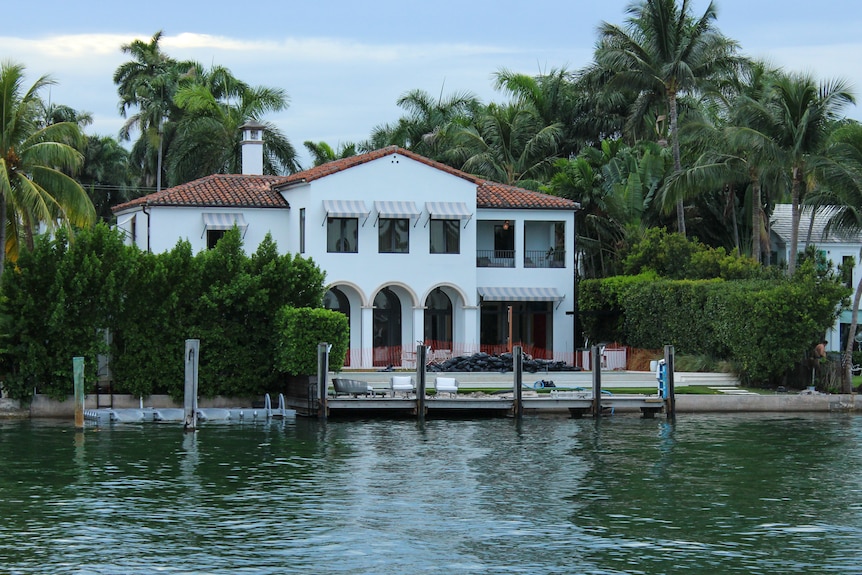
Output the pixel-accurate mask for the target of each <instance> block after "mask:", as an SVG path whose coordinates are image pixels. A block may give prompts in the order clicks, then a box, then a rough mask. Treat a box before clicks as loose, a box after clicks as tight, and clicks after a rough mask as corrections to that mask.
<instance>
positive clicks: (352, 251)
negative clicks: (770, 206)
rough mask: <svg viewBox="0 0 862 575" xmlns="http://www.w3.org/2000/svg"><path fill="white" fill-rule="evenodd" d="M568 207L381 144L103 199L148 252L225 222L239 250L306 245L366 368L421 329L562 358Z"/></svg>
mask: <svg viewBox="0 0 862 575" xmlns="http://www.w3.org/2000/svg"><path fill="white" fill-rule="evenodd" d="M245 139H248V138H245ZM244 158H245V156H244ZM244 171H245V170H244ZM577 208H578V204H576V203H575V202H572V201H570V200H566V199H562V198H558V197H555V196H549V195H546V194H541V193H537V192H532V191H529V190H524V189H520V188H516V187H513V186H507V185H503V184H497V183H493V182H488V181H486V180H483V179H481V178H478V177H475V176H472V175H469V174H466V173H464V172H461V171H458V170H455V169H453V168H450V167H448V166H445V165H443V164H440V163H437V162H434V161H432V160H429V159H427V158H424V157H422V156H419V155H416V154H414V153H412V152H409V151H407V150H403V149H400V148H397V147H389V148H384V149H381V150H376V151H374V152H370V153H367V154H363V155H360V156H354V157H351V158H346V159H343V160H337V161H334V162H330V163H328V164H325V165H322V166H318V167H315V168H311V169H309V170H305V171H303V172H299V173H296V174H292V175H290V176H259V175H213V176H208V177H206V178H202V179H200V180H196V181H193V182H189V183H187V184H183V185H180V186H176V187H174V188H170V189H167V190H164V191H162V192H159V193H156V194H151V195H149V196H145V197H142V198H138V199H136V200H133V201H131V202H128V203H125V204H122V205H120V206H117V207H116V208H114V212H115V214H116V216H117V226H118V227H119V228H121V229H123V230H124V231H125V233H126V234H127V237H128V238H129V241H130V242H133V243H135V244H137V245H138V246H140V247H141V248H142V249H145V250H147V249H148V250H150V251H153V252H163V251H167V250H169V249H171V248H173V247H174V246H175V245H176V243H177V241H178V240H180V239H186V240H188V241H189V242H190V243H191V245H192V249H193V250H194V251H195V252H198V251H200V250H203V249H206V248H208V247H211V246H212V245H214V243H215V242H216V241H217V240H218V238H219V237H221V235H223V234H224V231H225V230H227V229H230V228H232V227H233V225H234V224H236V225H237V226H238V227H239V228H240V229H241V230H242V233H243V241H244V243H245V246H246V249H247V250H248V251H254V250H255V249H256V248H257V246H258V245H259V244H260V242H261V241H262V240H263V238H264V237H265V235H266V234H267V233H270V234H271V235H272V237H273V239H274V240H275V241H276V242H277V244H278V248H279V250H280V251H282V252H291V253H299V254H301V255H303V256H305V257H310V258H312V259H313V260H314V262H315V263H316V264H317V265H319V266H320V268H321V269H322V270H324V271H325V272H326V281H327V287H328V288H329V289H328V292H327V294H326V297H325V300H324V305H325V306H326V307H328V308H330V309H336V310H339V311H342V312H343V313H345V314H346V315H347V316H348V318H349V321H350V352H349V354H348V358H347V361H346V364H347V365H349V366H350V367H363V368H370V367H373V366H387V365H395V366H398V365H403V366H405V367H414V366H415V363H414V356H415V349H416V346H417V344H418V343H423V344H427V345H430V346H431V349H432V354H433V357H437V358H442V357H446V356H448V355H460V354H465V353H474V352H477V351H480V350H481V351H487V352H489V353H499V352H502V351H506V350H507V349H508V347H509V344H510V341H509V339H510V334H511V342H512V343H514V344H515V345H518V344H520V345H523V346H524V349H525V351H526V352H527V353H530V354H532V355H534V356H535V357H541V358H546V359H555V360H562V361H567V362H570V363H571V362H572V360H573V358H574V354H573V342H574V325H573V319H572V318H573V316H572V314H571V310H573V306H574V293H575V287H574V284H575V271H574V270H575V267H574V266H575V260H574V255H573V253H574V250H573V247H574V242H575V239H574V234H575V224H574V220H575V210H576V209H577ZM567 312H569V313H568V314H567Z"/></svg>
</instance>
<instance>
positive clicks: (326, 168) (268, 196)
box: [113, 146, 577, 212]
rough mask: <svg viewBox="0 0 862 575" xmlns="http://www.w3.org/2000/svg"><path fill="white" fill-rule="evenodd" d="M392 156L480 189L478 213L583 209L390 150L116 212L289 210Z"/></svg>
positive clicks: (211, 182)
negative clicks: (340, 177)
mask: <svg viewBox="0 0 862 575" xmlns="http://www.w3.org/2000/svg"><path fill="white" fill-rule="evenodd" d="M391 154H400V155H402V156H405V157H407V158H410V159H412V160H415V161H417V162H421V163H423V164H425V165H428V166H431V167H432V168H435V169H438V170H441V171H443V172H446V173H448V174H451V175H453V176H456V177H459V178H463V179H465V180H467V181H468V182H471V183H473V184H475V185H476V187H477V191H476V207H478V208H520V209H524V208H538V209H551V210H574V209H576V208H577V204H576V203H575V202H572V201H571V200H566V199H564V198H558V197H556V196H550V195H547V194H542V193H539V192H532V191H530V190H524V189H522V188H517V187H515V186H509V185H506V184H497V183H494V182H489V181H486V180H483V179H482V178H478V177H476V176H474V175H472V174H468V173H466V172H462V171H461V170H456V169H455V168H452V167H450V166H447V165H446V164H441V163H439V162H435V161H434V160H430V159H428V158H426V157H424V156H420V155H418V154H415V153H413V152H410V151H408V150H405V149H403V148H399V147H397V146H389V147H386V148H381V149H379V150H374V151H372V152H368V153H366V154H361V155H358V156H351V157H349V158H344V159H341V160H335V161H333V162H328V163H326V164H323V165H320V166H315V167H313V168H309V169H308V170H303V171H301V172H297V173H295V174H291V175H289V176H248V175H224V174H215V175H212V176H207V177H205V178H201V179H199V180H194V181H192V182H188V183H186V184H182V185H179V186H175V187H173V188H168V189H167V190H162V191H161V192H158V193H155V194H150V195H148V196H143V197H140V198H137V199H135V200H132V201H130V202H126V203H125V204H120V205H118V206H115V207H114V208H113V211H114V212H121V211H123V210H127V209H130V208H136V207H139V206H142V205H147V204H148V205H151V206H189V207H195V206H197V207H256V208H285V207H288V203H287V202H286V201H285V200H284V198H283V197H282V195H281V193H279V190H283V189H285V188H288V187H290V186H291V185H296V184H301V183H308V182H312V181H314V180H318V179H320V178H323V177H326V176H329V175H331V174H335V173H338V172H342V171H344V170H347V169H349V168H352V167H355V166H358V165H361V164H365V163H367V162H371V161H374V160H377V159H379V158H383V157H386V156H389V155H391Z"/></svg>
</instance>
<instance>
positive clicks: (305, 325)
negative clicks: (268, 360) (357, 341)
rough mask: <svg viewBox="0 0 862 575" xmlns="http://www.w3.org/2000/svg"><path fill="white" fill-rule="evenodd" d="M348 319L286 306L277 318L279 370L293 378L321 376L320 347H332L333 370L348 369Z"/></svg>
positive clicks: (330, 363)
mask: <svg viewBox="0 0 862 575" xmlns="http://www.w3.org/2000/svg"><path fill="white" fill-rule="evenodd" d="M348 330H349V328H348V323H347V316H345V315H344V314H342V313H339V312H336V311H331V310H327V309H311V308H290V307H283V308H281V310H279V313H278V317H277V333H278V335H277V340H278V343H277V344H276V361H275V364H276V366H277V368H278V369H279V370H280V371H282V372H285V373H288V374H291V375H314V374H316V373H317V346H318V344H320V343H330V344H332V349H331V350H330V352H329V368H330V369H331V370H333V371H339V370H341V368H342V367H343V366H344V358H345V357H346V355H347V346H348V342H349V331H348Z"/></svg>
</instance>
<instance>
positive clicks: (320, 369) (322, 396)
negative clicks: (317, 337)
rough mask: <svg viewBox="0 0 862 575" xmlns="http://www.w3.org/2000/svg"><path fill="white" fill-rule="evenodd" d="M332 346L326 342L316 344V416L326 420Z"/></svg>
mask: <svg viewBox="0 0 862 575" xmlns="http://www.w3.org/2000/svg"><path fill="white" fill-rule="evenodd" d="M330 349H332V346H331V345H329V344H328V343H326V342H321V343H318V344H317V399H318V401H317V406H318V407H317V416H318V417H319V418H320V419H326V417H327V416H328V415H329V406H328V405H327V398H328V391H329V350H330Z"/></svg>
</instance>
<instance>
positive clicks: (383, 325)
mask: <svg viewBox="0 0 862 575" xmlns="http://www.w3.org/2000/svg"><path fill="white" fill-rule="evenodd" d="M372 329H373V330H374V360H373V364H374V365H382V366H390V365H400V363H401V300H399V299H398V296H397V295H395V293H394V292H393V291H392V290H391V289H389V288H388V287H387V288H383V289H382V290H380V292H379V293H378V294H377V296H375V298H374V323H373V327H372Z"/></svg>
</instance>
